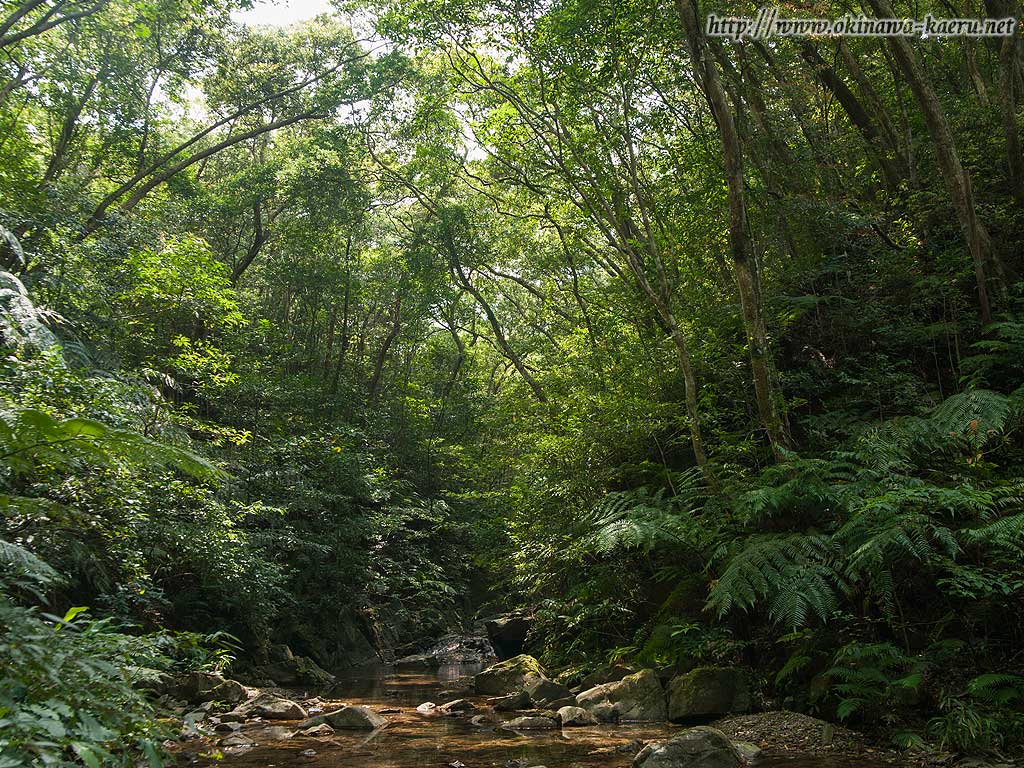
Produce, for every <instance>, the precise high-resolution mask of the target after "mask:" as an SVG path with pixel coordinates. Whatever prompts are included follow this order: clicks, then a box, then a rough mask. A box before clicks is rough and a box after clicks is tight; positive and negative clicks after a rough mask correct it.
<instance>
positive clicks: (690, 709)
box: [668, 667, 750, 722]
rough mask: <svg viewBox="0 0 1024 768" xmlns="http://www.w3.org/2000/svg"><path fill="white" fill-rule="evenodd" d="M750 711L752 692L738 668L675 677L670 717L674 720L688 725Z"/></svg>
mask: <svg viewBox="0 0 1024 768" xmlns="http://www.w3.org/2000/svg"><path fill="white" fill-rule="evenodd" d="M748 709H750V691H749V689H748V688H747V681H746V678H745V677H744V676H743V673H742V671H741V670H739V669H734V668H731V667H697V668H696V669H694V670H692V671H690V672H687V673H686V674H685V675H679V676H678V677H676V678H673V680H672V682H670V683H669V686H668V717H669V719H670V720H673V721H679V722H685V721H687V720H693V719H697V718H702V717H713V716H715V715H725V714H728V713H730V712H746V711H747V710H748Z"/></svg>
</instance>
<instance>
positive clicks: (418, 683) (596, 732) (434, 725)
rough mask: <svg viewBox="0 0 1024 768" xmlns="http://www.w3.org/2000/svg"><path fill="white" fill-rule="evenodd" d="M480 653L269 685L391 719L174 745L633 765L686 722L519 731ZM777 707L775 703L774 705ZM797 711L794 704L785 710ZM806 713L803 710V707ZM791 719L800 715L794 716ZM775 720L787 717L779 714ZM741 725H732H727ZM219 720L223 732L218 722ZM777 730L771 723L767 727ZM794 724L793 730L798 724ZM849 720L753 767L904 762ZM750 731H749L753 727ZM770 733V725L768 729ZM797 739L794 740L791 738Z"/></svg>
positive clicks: (352, 757) (201, 729)
mask: <svg viewBox="0 0 1024 768" xmlns="http://www.w3.org/2000/svg"><path fill="white" fill-rule="evenodd" d="M481 667H482V665H481V664H479V663H469V664H465V663H463V664H449V665H444V666H441V667H438V668H436V669H429V670H396V669H394V668H392V667H371V668H367V669H363V670H358V671H352V672H349V673H346V674H344V675H343V676H341V677H339V678H338V680H337V682H336V683H335V684H334V685H333V686H332V687H331V688H330V689H329V690H327V691H321V692H317V691H310V690H299V689H266V690H264V691H262V693H270V694H279V695H281V696H283V697H289V698H291V699H293V700H295V701H296V702H298V703H299V704H301V705H303V708H304V709H305V710H306V712H307V714H316V712H317V711H326V712H331V711H333V710H335V709H337V708H340V707H342V706H343V705H354V706H363V707H368V708H369V709H371V710H372V711H373V712H374V713H376V714H379V715H380V716H381V717H384V718H386V719H387V721H388V722H387V725H386V726H385V727H381V728H377V729H374V730H361V731H360V730H343V729H336V730H334V731H333V732H330V733H328V732H327V731H326V729H323V731H322V733H323V735H303V734H302V733H300V732H299V731H300V729H299V725H300V721H299V720H289V719H280V720H279V719H275V720H268V719H253V720H250V721H246V722H243V723H240V724H238V723H235V724H226V723H223V722H222V721H220V718H219V717H218V716H216V715H211V716H209V717H207V718H204V721H200V722H197V723H196V724H195V727H194V735H193V737H192V738H191V739H189V740H188V741H186V742H184V743H183V744H182V745H180V746H178V747H176V751H177V752H178V754H179V757H180V759H181V761H182V763H183V764H191V765H195V766H200V767H201V766H214V765H223V766H229V767H231V768H257V766H259V767H260V768H264V767H267V768H269V767H271V766H273V767H274V768H291V767H292V766H306V767H315V766H321V767H323V768H327V767H328V766H333V767H335V768H356V767H357V766H358V767H359V768H368V767H369V768H423V767H424V766H437V767H438V768H445V767H446V766H454V767H455V768H459V766H465V768H532V767H533V766H546V768H625V767H626V766H629V765H631V764H632V762H633V758H634V756H635V754H636V753H637V752H638V751H639V749H640V748H641V746H642V745H643V744H645V743H647V742H650V741H658V740H664V739H667V738H670V737H671V736H673V735H674V734H677V733H680V732H681V731H682V730H683V727H682V726H678V725H672V724H669V723H635V724H633V723H619V724H605V725H595V726H589V727H579V728H559V729H554V730H535V731H534V730H520V731H513V730H507V729H506V728H503V727H502V725H503V724H504V723H507V722H508V721H510V720H512V719H513V718H514V717H516V716H517V715H522V714H523V713H521V712H520V713H515V712H507V713H506V712H496V711H494V709H493V707H492V706H490V705H489V704H488V703H487V697H485V696H479V695H476V694H475V693H474V689H473V675H474V674H475V673H477V672H478V671H480V669H481ZM456 699H461V700H463V701H464V702H466V704H465V705H464V706H463V707H459V708H458V710H457V711H453V712H450V713H446V712H442V711H438V710H440V709H442V708H440V707H439V708H434V709H431V710H430V711H427V712H423V711H418V710H417V707H419V706H420V705H422V704H424V703H425V702H441V703H445V702H450V701H453V700H456ZM774 714H775V713H768V715H774ZM786 714H791V713H786ZM765 717H766V715H752V716H745V718H746V719H744V718H726V719H724V720H723V721H722V722H721V724H720V727H721V728H722V730H723V731H726V732H727V735H729V736H730V737H731V738H734V739H740V740H747V741H751V740H753V739H752V738H747V737H746V736H749V735H751V734H753V735H755V736H756V735H758V734H756V731H757V727H756V722H757V721H756V720H751V719H750V718H755V719H756V718H762V722H767V723H769V725H772V721H771V720H764V718H765ZM796 717H799V718H802V717H803V716H796ZM789 722H790V727H791V728H792V727H795V725H794V724H795V723H796V721H794V720H793V719H792V718H791V719H790V721H789ZM796 724H798V725H799V726H800V727H801V728H802V732H803V733H804V736H808V733H809V731H813V730H814V729H817V732H818V735H819V736H820V732H821V727H822V723H821V721H817V720H814V719H813V718H804V719H803V720H802V721H800V722H799V723H796ZM774 726H781V724H780V723H778V722H775V723H774ZM730 728H732V729H733V731H734V732H733V733H729V729H730ZM217 729H220V730H221V731H222V732H218V730H217ZM769 730H771V729H770V728H769ZM790 733H791V734H792V733H793V731H790ZM848 733H849V732H847V731H845V729H838V735H839V738H834V739H833V742H832V745H831V746H826V745H818V746H816V747H814V748H813V749H812V748H810V747H809V746H808V744H807V743H802V742H800V741H799V740H794V742H793V744H791V746H790V748H787V747H786V745H785V744H784V743H783V744H779V745H768V744H766V745H764V746H767V747H768V748H767V749H764V750H763V751H762V752H761V753H760V754H759V755H758V756H757V757H756V758H755V759H754V760H753V761H752V762H751V763H750V765H751V767H752V768H772V767H774V766H779V767H780V768H781V766H788V768H854V767H855V766H856V768H884V767H885V766H891V765H899V764H904V765H909V764H910V763H900V762H898V758H897V757H896V756H895V755H894V754H892V753H884V752H877V753H873V752H872V751H871V750H872V749H873V748H872V747H871V746H870V745H868V744H867V742H865V741H864V740H860V741H854V740H851V738H850V737H849V736H848V735H847V734H848ZM745 734H746V736H745ZM760 735H761V736H763V735H764V734H760ZM792 747H795V748H792Z"/></svg>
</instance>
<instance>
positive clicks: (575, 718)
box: [558, 707, 597, 728]
mask: <svg viewBox="0 0 1024 768" xmlns="http://www.w3.org/2000/svg"><path fill="white" fill-rule="evenodd" d="M558 719H559V721H560V722H561V723H562V727H563V728H576V727H579V726H585V725H597V718H596V717H594V716H593V715H592V714H591V713H590V712H588V711H587V710H585V709H583V707H562V708H561V709H560V710H558Z"/></svg>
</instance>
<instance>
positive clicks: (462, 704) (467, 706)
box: [438, 699, 476, 715]
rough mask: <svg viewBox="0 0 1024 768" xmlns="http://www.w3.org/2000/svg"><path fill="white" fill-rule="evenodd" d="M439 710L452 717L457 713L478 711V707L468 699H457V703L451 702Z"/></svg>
mask: <svg viewBox="0 0 1024 768" xmlns="http://www.w3.org/2000/svg"><path fill="white" fill-rule="evenodd" d="M438 709H439V710H441V711H442V712H444V713H445V714H446V715H451V714H455V713H456V712H468V711H469V710H471V709H476V705H475V704H473V702H471V701H467V700H466V699H455V701H449V702H448V703H447V704H442V705H441V706H439V707H438Z"/></svg>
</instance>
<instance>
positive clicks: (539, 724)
mask: <svg viewBox="0 0 1024 768" xmlns="http://www.w3.org/2000/svg"><path fill="white" fill-rule="evenodd" d="M501 727H502V728H504V729H506V730H509V731H550V730H554V729H555V728H558V721H557V720H555V718H553V717H539V716H534V717H517V718H515V719H514V720H509V721H508V722H505V723H502V724H501Z"/></svg>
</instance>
